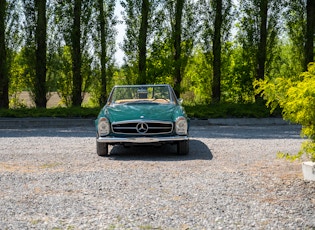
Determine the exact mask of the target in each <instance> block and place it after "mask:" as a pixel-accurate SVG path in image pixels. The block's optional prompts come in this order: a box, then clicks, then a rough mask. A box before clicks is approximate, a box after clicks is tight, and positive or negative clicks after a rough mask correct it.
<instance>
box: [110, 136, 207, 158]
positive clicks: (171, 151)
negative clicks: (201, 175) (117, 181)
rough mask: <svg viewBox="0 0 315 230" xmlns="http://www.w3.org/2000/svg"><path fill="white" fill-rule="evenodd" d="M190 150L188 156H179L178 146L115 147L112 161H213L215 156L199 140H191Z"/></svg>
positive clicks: (111, 152)
mask: <svg viewBox="0 0 315 230" xmlns="http://www.w3.org/2000/svg"><path fill="white" fill-rule="evenodd" d="M189 145H190V148H189V149H190V150H189V154H187V155H178V154H177V150H176V145H169V144H167V145H162V146H159V147H154V146H131V147H128V148H126V147H123V146H114V147H112V148H111V147H110V148H109V151H110V156H109V159H110V160H123V161H129V160H144V161H178V160H181V161H186V160H212V158H213V155H212V153H211V151H210V149H209V148H208V146H207V145H206V144H204V143H203V142H202V141H199V140H194V139H192V140H190V143H189Z"/></svg>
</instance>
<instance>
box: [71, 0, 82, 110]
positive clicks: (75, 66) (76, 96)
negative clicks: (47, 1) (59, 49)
mask: <svg viewBox="0 0 315 230" xmlns="http://www.w3.org/2000/svg"><path fill="white" fill-rule="evenodd" d="M81 5H82V3H81V0H75V1H74V18H73V27H72V37H71V38H72V74H73V91H72V105H73V106H81V103H82V74H81V65H82V58H81V55H82V54H81V22H80V20H81Z"/></svg>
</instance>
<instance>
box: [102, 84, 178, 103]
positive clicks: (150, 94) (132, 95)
mask: <svg viewBox="0 0 315 230" xmlns="http://www.w3.org/2000/svg"><path fill="white" fill-rule="evenodd" d="M108 102H109V103H115V104H123V103H163V104H168V103H175V99H174V95H172V91H171V90H170V87H169V86H168V85H137V86H132V85H131V86H116V87H114V89H113V91H112V93H111V95H110V98H109V101H108Z"/></svg>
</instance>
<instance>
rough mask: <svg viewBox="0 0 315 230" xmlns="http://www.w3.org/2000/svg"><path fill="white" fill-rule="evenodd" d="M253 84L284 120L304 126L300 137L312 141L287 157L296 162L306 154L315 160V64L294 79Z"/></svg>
mask: <svg viewBox="0 0 315 230" xmlns="http://www.w3.org/2000/svg"><path fill="white" fill-rule="evenodd" d="M254 85H255V87H256V93H259V94H261V95H262V96H263V98H264V99H265V100H266V101H267V105H268V106H270V107H271V108H272V109H274V108H275V107H276V106H277V105H279V106H280V107H281V108H282V116H283V118H284V119H285V120H288V121H291V122H292V123H297V124H301V125H302V130H301V135H302V136H303V137H307V138H308V139H309V140H308V141H307V142H305V143H303V144H302V146H301V150H300V152H299V153H297V154H296V155H295V156H292V157H290V156H288V155H287V154H284V155H285V156H286V157H287V158H291V159H293V158H301V156H302V155H304V154H306V155H307V156H308V157H309V158H310V159H311V160H312V161H315V63H310V64H309V65H308V71H306V72H304V73H301V74H300V75H299V76H297V77H295V78H293V79H292V78H291V79H288V78H284V77H282V78H276V79H271V80H268V79H267V80H264V81H263V80H260V81H256V82H255V83H254Z"/></svg>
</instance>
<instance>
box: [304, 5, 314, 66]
mask: <svg viewBox="0 0 315 230" xmlns="http://www.w3.org/2000/svg"><path fill="white" fill-rule="evenodd" d="M314 33H315V1H314V0H307V3H306V39H305V40H306V41H305V64H304V69H305V70H307V65H308V63H310V62H313V61H314Z"/></svg>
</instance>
